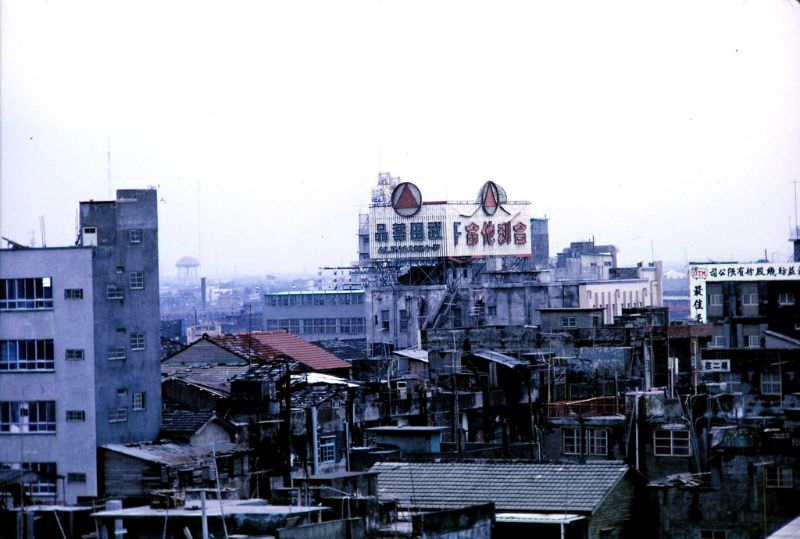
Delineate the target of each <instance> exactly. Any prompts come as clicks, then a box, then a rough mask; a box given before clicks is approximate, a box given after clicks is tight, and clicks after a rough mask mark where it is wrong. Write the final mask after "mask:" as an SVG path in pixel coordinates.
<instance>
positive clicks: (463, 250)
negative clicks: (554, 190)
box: [369, 182, 531, 260]
mask: <svg viewBox="0 0 800 539" xmlns="http://www.w3.org/2000/svg"><path fill="white" fill-rule="evenodd" d="M391 201H392V202H391V204H386V205H384V204H379V205H375V206H372V207H371V208H370V217H369V219H370V221H369V222H370V257H371V258H373V259H378V260H381V259H396V258H415V259H416V258H440V257H484V256H520V257H522V256H530V254H531V237H530V217H529V206H530V203H528V202H508V201H507V200H506V195H505V191H503V189H502V188H501V187H500V186H498V185H497V184H495V183H494V182H487V183H486V184H485V185H484V186H483V187H482V188H481V191H480V193H479V195H478V200H477V201H476V202H475V203H469V202H429V203H426V202H423V201H422V196H421V194H420V191H419V189H418V188H417V187H416V186H415V185H414V184H412V183H408V182H404V183H401V184H399V185H398V186H397V187H396V188H395V190H394V192H393V193H392V197H391Z"/></svg>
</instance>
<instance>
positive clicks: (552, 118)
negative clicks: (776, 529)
mask: <svg viewBox="0 0 800 539" xmlns="http://www.w3.org/2000/svg"><path fill="white" fill-rule="evenodd" d="M0 36H1V37H0V39H1V40H2V41H1V42H0V45H2V49H1V56H0V74H1V75H2V93H1V95H0V97H1V98H2V100H1V101H0V107H1V108H0V112H1V113H2V116H1V117H0V118H1V120H2V125H1V127H2V130H1V132H0V135H1V136H2V138H0V150H1V153H0V158H1V159H2V161H0V172H1V173H2V176H1V177H0V179H1V180H2V186H1V189H0V198H1V199H2V200H0V212H2V213H1V214H0V234H2V235H3V236H7V237H11V238H14V239H16V240H17V241H20V242H23V243H29V242H30V241H31V236H32V231H35V239H36V243H37V245H38V244H39V242H40V236H39V216H44V217H45V219H46V232H47V243H48V245H64V244H72V242H73V241H74V239H75V216H76V208H77V203H78V201H79V200H88V199H95V200H98V199H106V198H108V192H109V182H108V170H109V167H108V159H107V149H108V141H109V140H110V143H111V144H110V146H111V166H110V171H111V183H112V187H113V189H117V188H121V187H146V186H148V185H156V186H160V187H159V190H160V196H161V197H163V200H164V202H162V203H161V204H160V207H159V218H160V229H161V233H160V241H161V267H162V273H163V274H166V275H170V274H173V273H174V272H175V268H174V262H175V260H176V259H177V258H179V257H180V256H182V255H190V256H198V254H199V256H200V257H201V261H202V265H203V273H206V274H208V275H210V276H215V275H219V274H223V273H232V272H233V271H238V272H239V273H254V274H265V273H268V272H272V273H275V272H300V271H308V272H315V271H316V269H317V267H318V266H323V265H338V264H347V263H349V262H350V261H352V260H354V259H355V258H356V254H355V251H356V248H357V242H356V230H357V224H358V213H359V212H363V211H366V209H367V205H368V203H369V194H370V189H371V187H372V186H373V184H374V183H375V181H376V178H377V174H378V171H379V170H388V171H390V172H391V173H392V174H393V175H399V176H400V177H401V178H402V179H403V180H407V181H413V182H415V183H416V184H417V185H418V186H419V187H420V190H421V191H422V196H423V199H425V200H441V199H454V200H465V199H467V200H468V199H474V198H475V197H476V195H477V193H478V190H479V188H480V187H481V185H482V184H483V182H485V181H486V180H489V179H491V180H494V181H496V182H497V183H498V184H500V185H501V186H503V187H504V188H505V190H506V191H507V193H508V197H509V199H512V200H530V201H531V202H532V208H533V214H534V215H538V216H543V215H547V216H548V217H550V218H551V221H550V232H551V239H550V246H551V255H552V254H554V253H555V252H556V251H557V250H561V249H562V248H563V247H565V246H566V245H567V244H568V243H569V242H570V241H575V240H581V239H590V238H591V237H592V236H594V237H595V238H596V240H597V241H598V242H600V243H613V244H616V245H617V246H618V247H619V248H620V257H621V260H622V262H624V263H634V262H636V261H638V260H644V259H650V255H651V246H652V249H653V251H654V253H655V257H656V258H657V259H664V260H667V261H673V262H676V263H679V264H680V263H682V262H683V261H685V260H686V259H687V258H688V259H708V258H716V259H740V260H750V259H755V258H758V257H761V256H763V253H764V250H765V249H766V250H767V251H768V252H769V254H770V258H773V257H774V258H775V259H776V260H786V258H787V257H788V256H789V253H790V244H789V242H788V241H787V238H788V234H789V228H790V226H791V225H792V224H793V223H794V214H795V213H794V212H795V206H794V198H793V185H792V183H791V182H792V181H793V180H800V4H798V3H797V2H795V1H794V0H739V1H735V0H725V1H702V2H698V1H696V0H691V1H685V2H681V1H673V2H663V1H659V2H647V1H644V0H636V1H630V2H623V1H613V0H612V1H603V2H596V1H594V2H578V1H573V2H563V1H556V0H552V1H548V2H533V1H529V0H528V1H520V2H489V1H486V2H466V1H454V2H434V1H420V2H411V1H408V0H403V1H399V0H392V1H386V0H384V1H375V0H372V1H361V2H349V1H335V2H332V1H329V0H325V1H319V2H310V1H309V2H305V1H298V0H290V1H285V2H277V1H258V2H222V1H219V2H197V1H192V2H169V1H164V0H160V1H157V2H147V1H135V2H134V1H130V2H127V1H126V2H119V1H109V0H104V1H99V2H81V1H75V0H70V1H63V0H50V1H41V0H19V1H7V0H0ZM198 230H199V233H198Z"/></svg>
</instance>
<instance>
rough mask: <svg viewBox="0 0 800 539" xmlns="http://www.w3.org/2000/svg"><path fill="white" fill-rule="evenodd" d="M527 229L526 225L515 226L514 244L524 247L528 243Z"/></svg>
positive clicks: (518, 224)
mask: <svg viewBox="0 0 800 539" xmlns="http://www.w3.org/2000/svg"><path fill="white" fill-rule="evenodd" d="M527 228H528V227H527V226H525V223H517V224H516V225H514V243H515V244H516V245H523V244H525V243H527V242H528V234H527V233H526V232H525V230H527Z"/></svg>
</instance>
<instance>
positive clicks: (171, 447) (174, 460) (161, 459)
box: [102, 442, 247, 466]
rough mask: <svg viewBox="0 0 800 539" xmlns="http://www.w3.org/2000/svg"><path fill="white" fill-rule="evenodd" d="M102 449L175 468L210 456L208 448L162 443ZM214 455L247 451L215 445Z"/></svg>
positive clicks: (238, 447)
mask: <svg viewBox="0 0 800 539" xmlns="http://www.w3.org/2000/svg"><path fill="white" fill-rule="evenodd" d="M102 447H103V449H106V450H108V451H114V452H116V453H121V454H123V455H126V456H129V457H133V458H136V459H139V460H145V461H147V462H155V463H157V464H165V465H167V466H175V465H180V464H190V463H192V462H194V461H196V460H199V459H204V458H208V457H210V456H211V455H212V451H211V448H210V447H205V446H204V447H196V446H192V445H184V444H174V443H169V442H167V443H162V442H143V443H136V444H106V445H104V446H102ZM215 451H216V454H217V455H218V456H219V455H223V454H229V453H235V452H237V451H247V448H246V447H245V446H240V445H236V444H231V443H227V444H217V446H216V447H215Z"/></svg>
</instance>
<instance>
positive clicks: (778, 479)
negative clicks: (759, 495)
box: [764, 466, 794, 488]
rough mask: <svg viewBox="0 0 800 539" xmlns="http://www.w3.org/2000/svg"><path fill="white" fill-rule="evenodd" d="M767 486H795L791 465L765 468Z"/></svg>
mask: <svg viewBox="0 0 800 539" xmlns="http://www.w3.org/2000/svg"><path fill="white" fill-rule="evenodd" d="M764 473H765V475H764V481H766V484H767V488H794V474H793V471H792V467H791V466H768V467H766V468H765V469H764Z"/></svg>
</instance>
